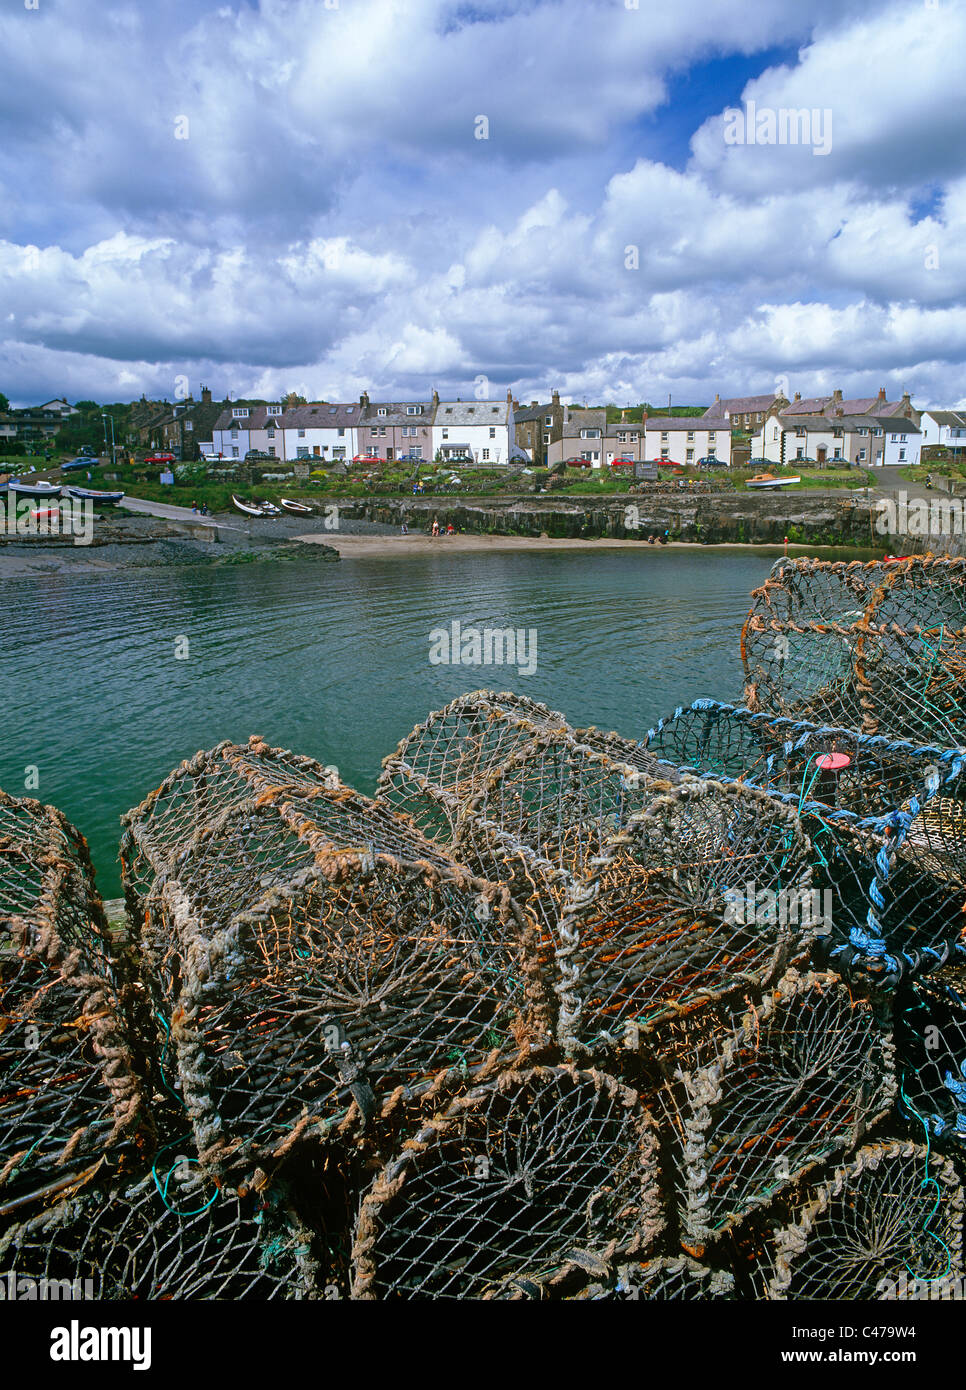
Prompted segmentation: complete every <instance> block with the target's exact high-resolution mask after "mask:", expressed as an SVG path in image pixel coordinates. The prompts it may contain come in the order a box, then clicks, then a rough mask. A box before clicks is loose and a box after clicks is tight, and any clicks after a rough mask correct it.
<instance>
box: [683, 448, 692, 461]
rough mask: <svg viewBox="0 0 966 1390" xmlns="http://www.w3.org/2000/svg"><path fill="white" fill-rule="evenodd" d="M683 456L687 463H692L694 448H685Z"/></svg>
mask: <svg viewBox="0 0 966 1390" xmlns="http://www.w3.org/2000/svg"><path fill="white" fill-rule="evenodd" d="M684 457H685V460H686V461H687V462H688V463H693V461H694V450H693V449H687V450H685V454H684Z"/></svg>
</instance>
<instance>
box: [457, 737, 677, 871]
mask: <svg viewBox="0 0 966 1390" xmlns="http://www.w3.org/2000/svg"><path fill="white" fill-rule="evenodd" d="M645 769H646V770H645ZM658 771H659V769H658V764H657V762H656V760H654V759H650V760H647V759H646V758H644V757H643V756H640V757H638V759H637V763H636V764H635V765H631V764H630V763H624V762H618V761H615V760H614V759H613V758H611V757H609V756H608V755H607V754H606V753H603V752H600V751H598V750H596V749H594V748H591V747H590V746H589V745H587V744H581V743H577V742H575V740H574V739H573V738H572V737H570V736H568V735H566V734H561V733H558V732H555V731H554V732H551V733H548V734H544V735H541V736H540V737H539V738H535V739H534V740H533V741H532V742H531V743H530V744H529V745H528V746H527V747H525V748H521V749H518V750H517V751H516V752H515V753H513V754H512V755H511V756H510V757H509V758H507V760H506V761H505V762H504V763H503V764H502V765H501V766H500V767H499V768H497V769H496V771H494V772H493V773H491V775H490V776H489V777H488V778H487V780H486V782H485V783H484V785H483V786H482V787H481V788H480V790H478V791H477V792H475V793H474V794H473V796H472V797H470V799H469V800H468V801H467V802H466V804H465V809H464V812H463V815H462V816H461V818H460V821H459V823H458V825H457V829H456V835H455V840H454V851H455V852H456V853H457V854H459V853H460V852H461V849H462V844H463V839H464V826H465V824H466V822H468V821H469V820H471V819H472V818H475V817H479V818H481V819H482V820H484V821H486V822H487V823H488V824H490V825H495V826H497V827H498V828H499V829H500V831H501V832H502V833H503V834H504V835H507V836H509V837H511V838H512V839H514V840H516V841H518V842H520V843H522V844H524V845H527V846H528V847H529V848H531V849H532V850H534V851H535V852H536V853H538V854H539V855H540V856H541V857H543V858H544V859H547V860H549V861H550V862H551V863H552V864H553V865H554V866H555V867H557V868H561V869H566V870H567V872H568V873H571V874H582V873H583V872H584V870H585V868H586V866H587V864H588V862H589V861H590V860H591V859H593V858H594V857H595V856H596V855H597V854H599V853H600V848H601V845H602V844H603V842H604V841H605V840H606V839H607V838H608V837H609V836H610V835H612V834H614V833H615V832H616V831H619V830H622V829H623V828H624V826H625V825H626V824H627V822H628V820H629V819H630V817H631V816H632V815H633V814H634V812H636V811H641V810H643V809H644V807H645V806H646V805H647V804H648V802H649V801H650V800H651V799H652V797H653V790H652V788H653V784H654V780H655V775H656V774H658ZM662 771H664V772H665V773H667V774H669V776H665V778H664V781H663V782H662V785H664V784H665V783H667V782H668V781H669V780H673V781H675V782H678V781H680V780H681V779H680V777H679V776H678V775H677V774H676V773H675V772H674V770H673V769H663V770H662Z"/></svg>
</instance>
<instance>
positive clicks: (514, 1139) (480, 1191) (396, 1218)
mask: <svg viewBox="0 0 966 1390" xmlns="http://www.w3.org/2000/svg"><path fill="white" fill-rule="evenodd" d="M662 1225H663V1220H662V1216H661V1208H660V1196H659V1190H658V1173H657V1144H656V1139H655V1135H654V1126H653V1122H652V1120H651V1119H650V1116H649V1115H648V1114H647V1112H646V1111H645V1110H644V1109H642V1107H641V1105H640V1103H639V1100H638V1097H637V1095H636V1093H635V1092H634V1091H631V1090H629V1089H628V1088H626V1087H624V1086H622V1085H620V1084H619V1083H618V1082H617V1081H616V1080H614V1079H613V1078H612V1077H609V1076H606V1075H603V1074H601V1073H599V1072H593V1071H577V1070H575V1069H573V1068H568V1067H537V1068H533V1069H532V1070H529V1071H522V1072H520V1071H506V1072H504V1073H503V1074H502V1075H500V1076H499V1077H497V1078H496V1079H495V1080H494V1081H491V1082H488V1083H486V1084H484V1085H483V1086H480V1087H478V1088H476V1089H475V1090H472V1091H470V1092H469V1093H468V1094H466V1095H463V1096H460V1097H458V1098H457V1099H456V1100H455V1101H453V1103H452V1104H451V1105H450V1106H449V1107H447V1108H446V1109H445V1110H444V1111H443V1113H442V1114H440V1115H437V1116H436V1117H435V1118H434V1119H432V1120H430V1121H429V1122H428V1123H427V1124H426V1125H425V1127H424V1128H423V1129H421V1130H420V1132H419V1133H418V1134H417V1135H416V1136H415V1138H414V1139H412V1140H410V1141H408V1142H407V1144H406V1145H405V1146H404V1148H403V1150H402V1152H401V1153H400V1154H399V1156H398V1157H397V1158H395V1159H394V1160H393V1161H392V1162H391V1163H389V1164H388V1165H387V1167H386V1168H385V1169H384V1170H383V1171H382V1172H381V1173H380V1174H379V1176H378V1177H377V1179H376V1180H375V1182H374V1183H373V1185H372V1188H371V1190H370V1191H369V1193H368V1194H367V1195H366V1197H365V1199H364V1200H363V1202H362V1205H361V1207H360V1212H359V1220H358V1224H357V1227H356V1239H355V1245H354V1249H353V1261H354V1272H355V1278H354V1283H353V1297H355V1298H367V1299H373V1298H417V1297H422V1298H483V1299H494V1298H496V1299H504V1298H508V1299H513V1298H530V1297H534V1296H552V1294H553V1290H554V1289H555V1288H557V1287H560V1288H563V1287H565V1286H566V1283H567V1280H568V1278H569V1277H570V1276H571V1275H572V1274H573V1272H574V1271H575V1270H577V1271H580V1270H583V1269H586V1267H587V1266H588V1265H589V1266H590V1267H591V1268H594V1269H599V1268H600V1267H602V1266H603V1267H606V1264H607V1262H609V1261H611V1260H613V1259H614V1258H615V1257H616V1256H618V1255H620V1254H622V1253H623V1254H624V1255H632V1254H634V1253H635V1252H637V1251H640V1252H641V1253H642V1254H646V1253H648V1251H649V1250H650V1249H651V1248H652V1247H653V1244H654V1242H655V1240H656V1239H657V1237H658V1235H659V1234H660V1231H661V1229H662Z"/></svg>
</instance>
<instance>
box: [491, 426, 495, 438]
mask: <svg viewBox="0 0 966 1390" xmlns="http://www.w3.org/2000/svg"><path fill="white" fill-rule="evenodd" d="M490 438H491V439H495V438H496V430H495V429H494V428H493V426H492V425H491V426H490Z"/></svg>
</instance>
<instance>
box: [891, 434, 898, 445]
mask: <svg viewBox="0 0 966 1390" xmlns="http://www.w3.org/2000/svg"><path fill="white" fill-rule="evenodd" d="M898 438H899V436H898V435H897V434H894V435H893V436H892V443H893V444H895V443H896V441H897V440H898Z"/></svg>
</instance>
